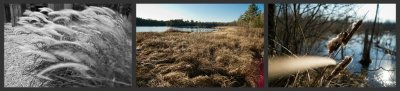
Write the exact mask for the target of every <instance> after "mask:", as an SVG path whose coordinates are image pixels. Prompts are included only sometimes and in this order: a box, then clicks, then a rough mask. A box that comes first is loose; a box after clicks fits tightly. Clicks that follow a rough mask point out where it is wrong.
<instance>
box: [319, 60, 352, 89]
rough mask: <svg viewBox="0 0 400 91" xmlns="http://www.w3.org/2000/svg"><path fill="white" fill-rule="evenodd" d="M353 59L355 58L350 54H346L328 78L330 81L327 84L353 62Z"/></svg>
mask: <svg viewBox="0 0 400 91" xmlns="http://www.w3.org/2000/svg"><path fill="white" fill-rule="evenodd" d="M352 60H353V58H351V57H350V56H346V57H345V58H344V59H343V61H342V62H340V63H339V64H338V65H337V66H336V67H335V69H333V71H332V73H331V74H330V75H329V77H328V78H327V79H326V80H327V81H328V82H327V84H326V85H325V86H328V85H329V83H330V82H331V80H332V79H333V78H335V77H336V76H337V75H339V73H340V72H341V71H343V70H344V69H345V68H346V67H347V65H349V64H350V63H351V61H352Z"/></svg>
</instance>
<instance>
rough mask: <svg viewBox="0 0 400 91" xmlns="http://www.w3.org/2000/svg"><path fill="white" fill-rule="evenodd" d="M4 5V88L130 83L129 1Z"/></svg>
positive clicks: (130, 25)
mask: <svg viewBox="0 0 400 91" xmlns="http://www.w3.org/2000/svg"><path fill="white" fill-rule="evenodd" d="M4 8H5V23H4V87H6V88H8V87H11V88H20V87H29V88H49V87H50V88H54V87H58V88H76V87H78V88H89V87H90V88H113V87H132V78H133V77H132V72H133V71H132V69H131V68H132V66H131V64H132V36H131V35H132V24H131V19H132V18H131V16H132V14H131V12H132V10H131V4H76V3H72V4H51V3H49V4H25V3H20V4H5V5H4Z"/></svg>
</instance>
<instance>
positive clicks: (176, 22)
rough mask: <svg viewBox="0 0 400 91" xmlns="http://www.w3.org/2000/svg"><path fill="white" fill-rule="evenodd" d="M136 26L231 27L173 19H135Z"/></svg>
mask: <svg viewBox="0 0 400 91" xmlns="http://www.w3.org/2000/svg"><path fill="white" fill-rule="evenodd" d="M136 25H137V26H175V27H192V26H196V27H207V28H210V27H215V26H227V25H232V23H223V22H200V21H194V20H183V19H174V20H168V21H161V20H152V19H143V18H139V17H137V18H136Z"/></svg>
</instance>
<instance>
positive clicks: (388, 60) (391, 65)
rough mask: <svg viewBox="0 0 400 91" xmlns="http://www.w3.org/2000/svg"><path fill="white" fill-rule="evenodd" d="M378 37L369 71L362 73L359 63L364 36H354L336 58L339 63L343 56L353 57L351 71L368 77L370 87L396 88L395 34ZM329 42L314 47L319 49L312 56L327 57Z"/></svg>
mask: <svg viewBox="0 0 400 91" xmlns="http://www.w3.org/2000/svg"><path fill="white" fill-rule="evenodd" d="M333 37H335V36H331V37H329V39H330V38H333ZM377 37H379V39H376V40H375V39H374V43H373V44H371V46H372V48H371V51H370V57H371V60H372V63H371V64H370V65H369V66H366V67H365V68H364V69H368V70H369V71H364V72H362V69H363V66H362V65H361V64H360V63H359V61H360V60H361V59H362V52H363V46H364V44H363V41H364V34H358V35H354V36H353V37H352V39H351V40H350V41H349V43H348V44H347V45H346V47H345V48H344V49H343V54H342V52H339V53H338V54H337V55H336V56H335V58H336V60H337V61H338V62H339V61H340V60H341V59H343V58H342V55H343V56H352V57H353V62H352V63H351V64H350V65H349V66H348V69H349V71H350V72H352V73H355V74H362V73H363V75H366V76H367V80H368V84H369V86H370V87H396V71H393V70H395V69H396V60H395V58H396V57H395V54H394V52H395V50H396V36H395V35H394V33H385V34H383V35H381V36H377ZM327 41H328V40H323V41H321V42H319V43H318V44H316V45H314V47H317V48H318V50H316V51H315V52H312V54H319V55H321V56H327V55H328V51H327V48H326V44H327ZM377 41H379V42H377ZM375 42H377V43H375ZM377 45H379V46H380V47H378V46H377ZM382 47H384V48H386V49H389V50H391V51H392V52H389V51H385V49H384V48H382ZM393 51H394V52H393ZM334 53H336V52H334ZM379 68H381V69H379ZM382 68H383V69H382Z"/></svg>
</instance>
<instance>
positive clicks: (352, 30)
mask: <svg viewBox="0 0 400 91" xmlns="http://www.w3.org/2000/svg"><path fill="white" fill-rule="evenodd" d="M362 22H363V21H362V20H360V21H358V22H357V23H353V25H352V27H351V30H350V31H349V30H348V31H346V32H347V33H348V35H347V36H346V37H345V38H344V39H343V44H344V45H346V44H347V42H349V40H350V39H351V37H352V36H353V34H354V33H355V32H356V31H357V30H358V29H359V28H360V26H361V24H362Z"/></svg>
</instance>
